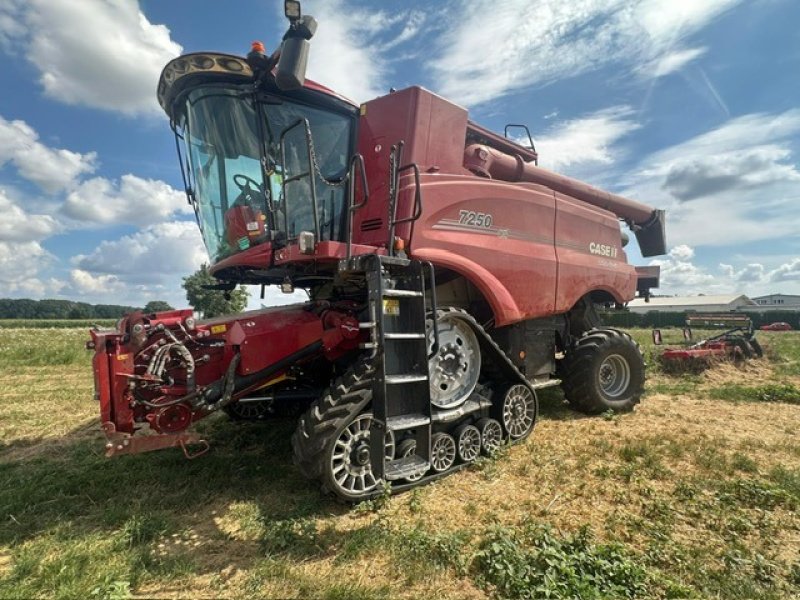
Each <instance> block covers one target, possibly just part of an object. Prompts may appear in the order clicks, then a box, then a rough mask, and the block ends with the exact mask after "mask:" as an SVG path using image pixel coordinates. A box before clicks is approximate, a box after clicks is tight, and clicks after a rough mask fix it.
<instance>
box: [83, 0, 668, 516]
mask: <svg viewBox="0 0 800 600" xmlns="http://www.w3.org/2000/svg"><path fill="white" fill-rule="evenodd" d="M286 14H287V17H288V18H289V21H290V27H289V30H288V31H287V33H286V35H285V36H284V39H283V42H282V43H281V45H280V47H279V48H278V50H276V51H275V52H274V53H273V54H272V55H266V54H265V53H264V52H263V46H261V45H260V44H258V43H256V44H254V46H253V51H252V52H250V54H249V55H248V56H247V57H246V58H241V57H238V56H231V55H225V54H218V53H213V52H205V53H197V54H189V55H186V56H182V57H179V58H176V59H175V60H173V61H171V62H170V63H169V64H167V66H166V67H165V68H164V71H163V73H162V75H161V80H160V82H159V85H158V99H159V101H160V103H161V106H162V107H163V108H164V110H165V111H166V113H167V115H168V116H169V118H170V122H171V124H172V127H173V130H174V131H175V135H176V140H177V142H178V154H179V160H180V164H181V169H182V171H183V174H184V180H185V185H186V194H187V197H188V200H189V202H190V204H191V205H192V206H193V207H194V210H195V213H196V216H197V222H198V224H199V226H200V229H201V231H202V235H203V239H204V241H205V245H206V248H207V249H208V253H209V256H210V259H211V263H212V266H211V272H212V273H213V274H214V276H215V277H216V278H217V279H218V280H219V282H220V283H219V285H218V286H216V287H217V288H218V289H222V290H228V291H229V290H232V289H233V288H234V287H235V286H236V285H238V284H256V285H271V284H278V285H281V286H283V288H284V290H293V289H295V288H301V289H304V290H306V291H307V292H308V294H309V302H307V303H304V304H301V305H294V306H290V307H280V308H268V309H264V310H258V311H252V312H245V313H241V314H237V315H230V316H226V317H221V318H216V319H208V320H195V318H194V316H193V313H192V311H191V310H178V311H170V312H162V313H157V314H142V313H134V314H131V315H128V316H127V317H125V318H124V319H122V321H121V322H120V323H119V324H118V326H117V328H116V330H112V331H93V332H92V339H93V342H91V343H90V344H91V345H92V346H93V347H94V348H95V357H94V371H95V382H96V390H97V397H98V398H99V401H100V407H101V415H102V421H103V427H104V429H105V432H106V434H107V436H108V443H107V451H108V452H107V453H108V454H109V455H116V454H125V453H135V452H144V451H148V450H155V449H158V448H166V447H174V446H179V447H183V449H184V451H185V452H187V453H188V450H187V444H192V443H202V444H204V445H205V446H206V447H207V444H205V442H204V441H203V440H200V439H199V438H198V436H197V435H196V434H194V433H191V432H189V431H188V429H189V427H190V426H191V425H192V424H193V423H194V422H196V421H198V420H199V419H202V418H203V417H205V416H207V415H209V414H212V413H214V412H216V411H219V410H223V411H226V412H227V413H229V414H230V415H231V416H233V417H235V418H240V419H262V418H266V417H269V416H270V415H272V414H276V413H277V414H285V413H286V412H287V411H291V409H293V408H298V409H299V410H298V412H299V411H302V410H305V412H304V413H303V414H302V416H300V417H299V422H298V425H297V430H296V432H295V433H294V435H293V438H292V445H293V449H294V455H295V462H296V464H297V466H298V467H299V469H300V470H301V471H302V472H303V473H304V474H305V475H306V476H308V477H309V478H312V479H315V480H318V481H319V482H320V483H321V485H322V487H323V489H324V490H325V491H326V492H328V493H331V494H333V495H335V496H338V497H339V498H342V499H345V500H348V501H357V500H361V499H363V498H366V497H369V496H371V495H374V494H376V493H378V492H379V491H380V490H381V488H382V487H383V482H392V484H393V486H392V489H393V490H395V491H397V490H400V489H404V488H406V487H410V486H413V485H418V484H421V483H425V482H427V481H430V480H432V479H434V478H437V477H439V476H442V475H445V474H448V473H450V472H453V471H454V470H456V469H458V468H460V467H461V466H463V465H466V464H469V463H470V462H472V461H474V460H475V459H476V458H477V457H478V456H479V455H480V454H481V453H492V452H493V451H494V450H495V449H496V448H497V447H498V446H499V445H500V444H502V443H504V442H505V441H509V440H510V441H516V440H521V439H523V438H525V437H526V436H527V435H528V434H529V433H530V432H531V430H532V428H533V426H534V423H535V421H536V418H537V413H538V404H537V397H536V390H537V389H539V388H543V387H548V386H553V385H558V384H559V383H560V384H561V385H562V387H563V389H564V392H565V395H566V397H567V399H568V400H569V402H570V403H571V404H572V405H573V406H575V407H576V408H578V409H579V410H582V411H585V412H589V413H597V412H602V411H605V410H608V409H613V410H620V411H621V410H630V409H631V408H632V407H633V406H634V405H635V404H636V403H637V402H638V401H639V398H640V396H641V393H642V390H643V383H644V363H643V360H642V356H641V353H640V351H639V348H638V346H637V345H636V344H635V342H633V340H632V339H631V338H630V337H629V336H628V335H626V334H625V333H622V332H620V331H617V330H614V329H603V328H601V327H599V322H598V319H597V316H596V313H595V311H594V305H595V304H596V303H603V304H614V303H616V304H623V303H625V302H627V301H629V300H631V299H632V298H633V297H634V296H635V294H636V291H637V290H638V291H639V292H640V293H641V294H643V295H646V294H648V292H649V288H651V287H657V285H658V271H657V267H656V268H655V270H654V268H652V267H651V268H647V269H644V270H642V271H640V272H638V273H637V270H636V269H635V268H634V267H632V266H630V265H629V264H628V263H627V261H626V255H625V252H624V250H623V246H624V245H625V243H626V242H627V236H626V234H625V233H623V232H622V230H621V227H620V220H621V221H624V222H625V223H626V224H627V226H628V227H629V228H630V229H631V230H632V231H633V232H634V233H635V235H636V237H637V239H638V243H639V247H640V249H641V251H642V253H643V254H644V255H645V256H653V255H658V254H663V253H664V252H665V237H664V213H663V211H660V210H655V209H653V208H651V207H648V206H645V205H643V204H640V203H638V202H634V201H631V200H628V199H626V198H622V197H620V196H617V195H614V194H610V193H608V192H604V191H601V190H599V189H596V188H593V187H590V186H588V185H586V184H583V183H581V182H579V181H575V180H573V179H569V178H567V177H562V176H560V175H556V174H554V173H551V172H549V171H546V170H544V169H541V168H539V167H538V166H537V154H536V152H535V150H534V148H533V144H531V146H530V147H525V146H522V145H519V144H517V143H516V142H514V141H512V140H510V139H507V138H506V137H504V136H499V135H497V134H495V133H492V132H490V131H488V130H486V129H484V128H482V127H480V126H478V125H476V124H475V123H472V122H471V121H469V119H468V115H467V111H466V110H464V109H463V108H461V107H459V106H457V105H455V104H453V103H451V102H448V101H447V100H445V99H443V98H440V97H439V96H437V95H435V94H432V93H430V92H428V91H427V90H424V89H422V88H420V87H411V88H408V89H405V90H401V91H397V92H392V93H389V94H388V95H386V96H382V97H379V98H376V99H374V100H371V101H369V102H366V103H365V104H362V105H361V106H357V105H354V104H352V103H351V102H349V101H348V100H346V99H345V98H342V97H341V96H339V95H338V94H336V93H335V92H333V91H331V90H329V89H327V88H325V87H323V86H321V85H318V84H316V83H313V82H311V81H306V80H305V65H306V60H307V54H308V48H309V39H310V38H311V37H312V36H313V34H314V31H315V29H316V22H315V21H314V19H313V17H310V16H302V15H301V14H300V10H299V3H297V2H292V1H288V2H286Z"/></svg>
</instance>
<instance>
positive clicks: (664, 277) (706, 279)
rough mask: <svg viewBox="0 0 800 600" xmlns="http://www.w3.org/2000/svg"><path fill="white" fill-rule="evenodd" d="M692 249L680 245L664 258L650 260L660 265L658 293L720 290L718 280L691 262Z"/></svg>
mask: <svg viewBox="0 0 800 600" xmlns="http://www.w3.org/2000/svg"><path fill="white" fill-rule="evenodd" d="M693 258H694V249H693V248H691V247H689V246H686V245H680V246H675V247H674V248H672V249H671V250H670V252H669V254H668V255H667V257H666V258H661V259H656V260H652V261H650V264H651V265H658V266H660V267H661V279H660V286H659V293H663V294H677V295H686V294H699V293H704V294H708V293H711V292H712V291H714V292H722V291H725V290H724V289H720V282H719V281H717V279H716V278H715V277H714V276H713V275H711V274H709V273H707V272H706V271H705V269H703V268H702V267H700V266H697V265H695V264H694V263H693V262H692V259H693Z"/></svg>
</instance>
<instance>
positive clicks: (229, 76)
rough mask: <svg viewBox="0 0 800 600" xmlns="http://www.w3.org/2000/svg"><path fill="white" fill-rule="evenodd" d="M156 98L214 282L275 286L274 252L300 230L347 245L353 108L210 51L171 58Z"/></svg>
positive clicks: (326, 92)
mask: <svg viewBox="0 0 800 600" xmlns="http://www.w3.org/2000/svg"><path fill="white" fill-rule="evenodd" d="M159 100H160V101H161V104H162V107H164V110H165V111H166V112H167V114H168V115H169V117H170V120H171V122H172V126H173V129H174V131H175V134H176V137H177V142H178V152H179V155H180V161H181V169H182V172H183V177H184V183H185V187H186V194H187V198H188V200H189V203H190V204H191V205H192V206H193V208H194V210H195V214H196V217H197V222H198V225H199V226H200V230H201V232H202V236H203V242H204V243H205V246H206V249H207V250H208V254H209V257H210V260H211V264H212V268H211V270H212V272H213V273H214V275H215V276H216V277H217V278H219V279H230V280H235V281H237V282H242V283H279V282H280V281H282V278H283V277H284V276H285V274H279V273H278V272H277V270H272V271H271V267H272V266H273V264H274V260H273V251H274V250H277V249H279V248H283V247H286V246H287V245H291V244H293V243H296V241H297V239H298V236H299V235H300V233H301V232H311V233H313V234H314V240H315V242H324V241H335V242H342V241H345V236H346V218H347V206H346V204H347V197H348V185H349V178H348V165H349V160H350V157H351V156H352V154H353V152H354V148H355V128H356V122H357V114H358V113H357V109H356V107H355V106H353V105H352V104H350V103H349V102H347V101H346V100H344V99H342V98H339V97H337V96H335V95H334V94H333V93H332V92H330V91H329V90H327V89H326V88H323V87H322V86H319V85H317V84H314V83H313V82H310V81H309V82H306V83H305V85H304V87H302V88H300V89H296V90H291V91H285V90H280V89H278V87H277V85H276V83H275V80H274V78H270V77H267V78H260V79H259V78H257V77H255V76H254V74H253V71H252V69H251V67H250V65H249V64H248V62H247V61H246V60H245V59H243V58H240V57H236V56H229V55H222V54H214V53H203V54H193V55H186V56H182V57H179V58H177V59H175V60H173V61H171V62H170V63H169V64H168V65H167V66H166V67H165V69H164V72H163V73H162V76H161V81H160V82H159Z"/></svg>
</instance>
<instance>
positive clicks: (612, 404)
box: [561, 329, 644, 414]
mask: <svg viewBox="0 0 800 600" xmlns="http://www.w3.org/2000/svg"><path fill="white" fill-rule="evenodd" d="M561 371H562V373H563V375H562V383H561V387H562V388H563V390H564V395H565V396H566V398H567V400H568V401H569V403H570V404H571V405H572V406H573V407H574V408H576V409H578V410H579V411H581V412H585V413H588V414H598V413H601V412H604V411H606V410H609V409H610V410H613V411H615V412H625V411H630V410H633V407H634V406H635V405H636V404H638V402H639V399H640V398H641V397H642V392H643V391H644V358H643V357H642V352H641V350H639V344H637V343H636V342H635V341H634V340H633V338H631V336H629V335H628V334H627V333H625V332H622V331H618V330H616V329H591V330H589V331H587V332H586V333H584V334H583V337H581V338H580V339H579V340H578V341H577V342H576V343H575V344H574V345H573V346H572V348H571V349H570V351H569V352H568V353H567V357H566V358H565V359H564V361H563V363H562V369H561Z"/></svg>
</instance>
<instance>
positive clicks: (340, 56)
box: [308, 0, 425, 102]
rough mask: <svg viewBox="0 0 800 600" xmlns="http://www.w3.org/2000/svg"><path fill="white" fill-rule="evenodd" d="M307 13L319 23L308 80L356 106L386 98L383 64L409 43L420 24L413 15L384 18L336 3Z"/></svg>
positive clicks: (417, 15) (334, 0)
mask: <svg viewBox="0 0 800 600" xmlns="http://www.w3.org/2000/svg"><path fill="white" fill-rule="evenodd" d="M308 12H309V13H311V14H313V15H314V17H315V18H316V19H317V20H318V21H319V28H318V29H317V33H316V35H315V36H314V39H313V40H312V42H311V45H312V48H311V55H310V57H309V62H308V76H309V78H311V79H313V80H314V81H317V82H319V83H321V84H323V85H326V86H328V87H329V88H331V89H332V90H334V91H336V92H338V93H339V94H342V95H343V96H345V97H347V98H351V99H353V100H354V101H356V102H364V101H367V100H371V99H373V98H375V97H377V96H382V95H384V94H386V93H388V91H389V85H388V84H387V76H388V64H389V62H390V61H391V60H392V59H394V58H396V52H397V50H396V48H397V47H398V46H400V45H402V44H407V43H408V42H410V41H411V40H413V39H414V38H415V37H416V35H417V34H418V33H419V31H420V30H421V28H422V24H423V22H424V21H425V15H424V14H423V13H421V12H419V11H402V12H398V13H396V14H388V13H386V12H384V11H374V10H361V9H354V8H353V7H350V6H345V4H344V2H342V0H329V1H327V2H324V3H319V4H315V5H314V6H313V7H309V8H308ZM390 50H391V52H389V51H390Z"/></svg>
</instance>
